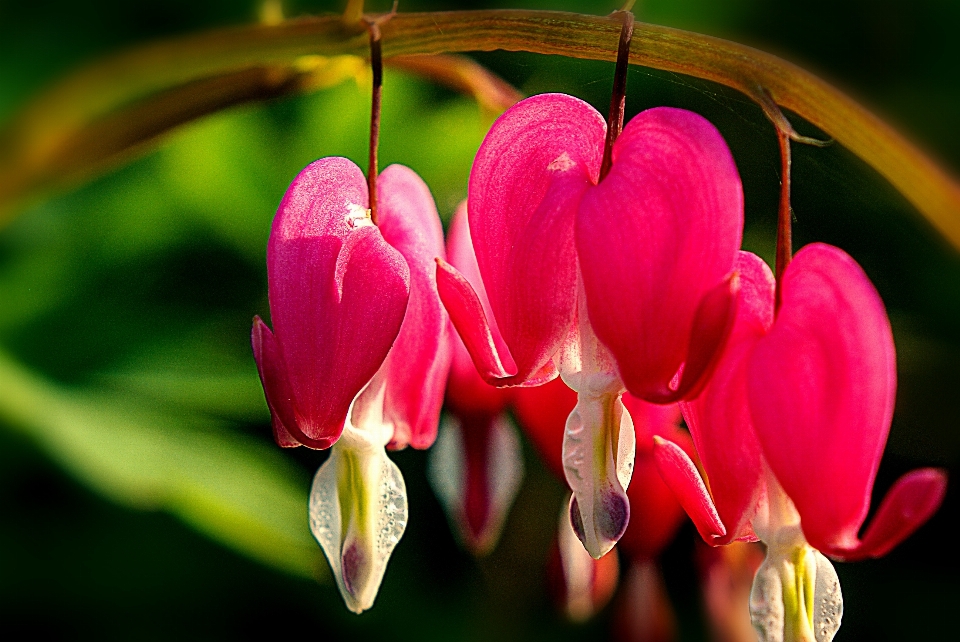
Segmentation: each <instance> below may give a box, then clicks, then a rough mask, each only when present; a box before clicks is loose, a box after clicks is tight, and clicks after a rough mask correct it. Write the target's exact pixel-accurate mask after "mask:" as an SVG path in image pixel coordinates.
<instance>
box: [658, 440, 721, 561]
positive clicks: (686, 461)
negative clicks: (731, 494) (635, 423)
mask: <svg viewBox="0 0 960 642" xmlns="http://www.w3.org/2000/svg"><path fill="white" fill-rule="evenodd" d="M653 457H654V460H655V461H656V463H657V470H658V471H659V472H660V477H662V478H663V481H664V483H665V484H666V485H667V486H668V487H669V488H670V490H672V491H673V494H674V495H676V497H677V501H678V502H680V505H681V506H682V507H683V510H684V511H686V513H687V515H689V516H690V519H691V520H692V521H693V525H694V526H696V527H697V532H698V533H700V537H702V538H703V541H705V542H706V543H707V544H710V545H711V546H717V545H719V544H725V543H726V541H725V539H726V535H727V529H726V527H724V525H723V522H722V521H721V520H720V514H719V513H718V512H717V507H716V506H715V505H714V503H713V498H712V497H710V491H708V490H707V486H706V484H704V483H703V478H702V477H701V476H700V471H698V470H697V467H696V465H695V464H694V463H693V460H691V459H690V456H689V455H688V454H687V453H686V452H684V450H683V448H681V447H680V446H678V445H677V444H675V443H673V442H672V441H668V440H666V439H664V438H662V437H659V436H654V437H653Z"/></svg>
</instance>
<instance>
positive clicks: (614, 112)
mask: <svg viewBox="0 0 960 642" xmlns="http://www.w3.org/2000/svg"><path fill="white" fill-rule="evenodd" d="M615 15H617V16H618V17H620V19H621V20H623V26H622V27H621V28H620V46H619V47H618V48H617V69H616V71H615V72H614V76H613V92H612V94H611V96H610V113H609V115H608V116H607V139H606V141H605V142H604V145H603V161H602V162H601V164H600V177H599V179H598V182H599V181H602V180H603V179H604V178H606V176H607V174H608V173H609V172H610V166H611V165H612V164H613V144H614V143H615V142H617V137H618V136H619V135H620V132H621V131H622V130H623V110H624V107H625V105H626V99H627V69H628V66H629V63H630V43H631V42H632V41H633V14H632V13H630V12H629V11H618V12H616V14H615Z"/></svg>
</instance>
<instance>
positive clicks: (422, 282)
mask: <svg viewBox="0 0 960 642" xmlns="http://www.w3.org/2000/svg"><path fill="white" fill-rule="evenodd" d="M377 191H378V196H379V203H380V207H379V210H378V214H379V215H378V221H377V225H374V223H373V221H372V220H371V218H370V211H369V209H367V207H368V198H367V196H368V195H367V184H366V180H365V178H364V176H363V173H362V172H361V171H360V169H359V168H358V167H357V166H356V165H354V164H353V163H352V162H351V161H349V160H347V159H344V158H323V159H320V160H318V161H316V162H314V163H312V164H310V165H309V166H307V167H306V168H305V169H304V170H303V171H302V172H301V173H300V174H299V175H298V176H297V177H296V178H295V179H294V181H293V183H291V185H290V187H289V188H288V189H287V193H286V194H285V195H284V198H283V201H282V202H281V204H280V208H279V210H278V211H277V216H276V218H275V219H274V222H273V227H272V229H271V233H270V241H269V244H268V247H267V277H268V286H269V295H270V316H271V319H272V321H273V332H271V331H270V329H269V328H267V326H266V325H265V324H264V323H263V321H261V320H260V319H259V318H255V319H254V325H253V332H252V343H253V352H254V356H255V358H256V361H257V368H258V370H259V372H260V379H261V381H262V383H263V388H264V392H265V395H266V398H267V403H268V405H269V407H270V413H271V417H272V420H273V429H274V435H275V437H276V440H277V442H278V443H279V444H280V445H281V446H286V447H292V446H298V445H301V444H302V445H305V446H308V447H310V448H318V449H325V448H331V447H332V450H331V453H330V457H329V458H328V459H327V461H326V462H324V464H323V466H321V468H320V470H318V471H317V474H316V477H315V478H314V482H313V487H312V490H311V495H310V525H311V529H312V530H313V533H314V535H315V536H316V538H317V540H318V541H319V542H320V545H321V547H322V548H323V550H324V553H325V554H326V556H327V559H328V561H329V562H330V566H331V569H332V570H333V574H334V577H335V578H336V581H337V585H338V587H339V588H340V592H341V594H342V595H343V598H344V600H345V601H346V603H347V606H348V607H349V608H350V609H351V610H353V611H356V612H359V611H362V610H364V609H367V608H369V607H370V606H371V605H372V603H373V600H374V598H375V597H376V593H377V590H378V588H379V585H380V581H381V579H382V577H383V572H384V570H385V568H386V563H387V560H388V559H389V556H390V554H391V552H392V551H393V548H394V546H395V545H396V543H397V541H398V540H399V539H400V537H401V536H402V534H403V531H404V528H405V526H406V520H407V504H406V489H405V485H404V482H403V477H402V476H401V475H400V471H399V469H398V468H397V467H396V465H395V464H394V463H393V462H391V461H390V459H389V458H388V457H387V455H386V451H385V447H386V446H387V445H388V444H389V445H390V446H391V447H394V448H397V447H404V446H406V445H408V444H410V445H413V446H414V447H416V448H425V447H427V446H429V445H430V444H431V443H432V441H433V439H434V437H435V435H436V426H437V418H438V415H439V412H440V405H441V403H442V395H443V385H444V383H445V380H446V376H447V369H448V367H449V362H450V354H449V345H448V341H449V333H448V319H447V317H446V315H445V313H444V311H443V308H442V306H441V305H440V302H439V299H438V298H437V294H436V284H435V276H434V269H433V263H432V262H433V258H434V257H435V256H437V255H442V254H443V251H444V248H443V232H442V228H441V226H440V220H439V217H438V216H437V212H436V207H435V205H434V204H433V199H432V197H431V196H430V192H429V190H428V189H427V186H426V185H425V184H424V183H423V181H422V180H421V179H420V178H419V177H418V176H417V175H416V174H415V173H414V172H413V171H411V170H409V169H407V168H405V167H402V166H399V165H394V166H391V167H388V168H387V169H386V170H384V172H383V173H382V174H381V175H380V178H379V181H378V190H377Z"/></svg>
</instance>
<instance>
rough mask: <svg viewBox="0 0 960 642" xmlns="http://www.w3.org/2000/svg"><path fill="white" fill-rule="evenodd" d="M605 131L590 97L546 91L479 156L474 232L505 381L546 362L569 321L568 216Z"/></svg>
mask: <svg viewBox="0 0 960 642" xmlns="http://www.w3.org/2000/svg"><path fill="white" fill-rule="evenodd" d="M605 130H606V126H605V124H604V121H603V118H602V117H601V116H600V114H599V113H597V111H596V110H595V109H593V108H592V107H591V106H590V105H588V104H587V103H585V102H583V101H581V100H579V99H577V98H573V97H571V96H566V95H563V94H543V95H540V96H533V97H532V98H528V99H526V100H523V101H521V102H519V103H517V104H516V105H514V106H513V107H511V108H510V109H508V110H507V111H506V112H505V113H504V114H503V115H502V116H501V117H500V118H499V119H498V120H497V122H496V123H494V125H493V127H492V128H491V129H490V131H489V133H488V134H487V136H486V138H485V139H484V141H483V144H482V145H481V146H480V150H479V151H478V152H477V157H476V160H475V161H474V164H473V169H472V171H471V173H470V186H469V198H468V207H469V209H470V233H471V236H472V237H473V243H474V248H475V250H476V255H477V262H478V264H479V266H480V273H481V274H482V276H483V283H484V286H485V287H486V290H487V294H488V295H489V297H490V304H491V307H492V309H493V313H494V315H495V316H496V322H497V325H498V326H499V328H500V331H501V332H502V334H503V339H504V341H505V342H506V344H507V345H508V346H509V349H510V354H511V355H512V356H513V359H514V360H515V362H516V365H517V370H518V372H517V374H516V376H515V377H514V378H513V380H511V381H510V382H509V383H510V384H518V383H522V382H524V381H525V380H527V379H529V378H530V377H531V376H532V375H535V374H536V373H537V372H538V371H540V370H542V369H543V368H544V367H545V366H548V363H549V362H550V359H551V357H552V356H553V355H554V354H555V353H556V351H557V350H558V349H559V347H560V345H561V342H562V341H563V340H564V339H565V338H566V336H567V332H568V330H569V328H570V326H571V324H572V322H573V320H574V316H575V312H576V293H577V258H576V249H575V247H574V241H573V221H574V216H575V213H576V210H577V207H578V205H579V202H580V199H581V197H582V195H583V193H584V192H585V191H586V190H587V189H588V188H589V187H590V186H591V185H592V181H593V180H595V179H596V175H597V171H598V169H599V167H600V158H601V155H602V153H603V140H604V135H605ZM451 315H453V313H452V312H451ZM455 323H456V320H455ZM458 329H459V326H458ZM465 343H466V344H467V347H468V348H469V347H470V342H469V341H465Z"/></svg>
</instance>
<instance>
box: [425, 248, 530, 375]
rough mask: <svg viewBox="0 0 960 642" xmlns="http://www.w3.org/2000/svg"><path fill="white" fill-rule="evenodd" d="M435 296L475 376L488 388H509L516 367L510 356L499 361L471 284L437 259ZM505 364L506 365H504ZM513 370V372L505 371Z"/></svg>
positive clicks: (495, 344) (490, 330) (493, 339)
mask: <svg viewBox="0 0 960 642" xmlns="http://www.w3.org/2000/svg"><path fill="white" fill-rule="evenodd" d="M435 260H436V262H437V292H438V293H439V295H440V301H442V302H443V307H445V308H446V309H447V313H448V314H449V315H450V320H451V321H452V322H453V327H454V328H455V329H456V331H457V334H459V335H460V338H461V339H462V340H463V345H464V346H466V348H467V352H469V353H470V358H471V359H473V364H474V365H475V366H476V367H477V372H479V373H480V376H481V377H482V378H483V380H484V381H486V382H487V383H489V384H490V385H491V386H503V385H509V383H513V382H510V378H511V377H513V376H514V375H516V374H517V368H516V365H514V364H513V363H512V362H513V358H512V357H511V356H510V354H509V353H507V354H505V355H503V357H502V358H501V355H500V353H499V352H498V350H497V342H496V340H495V338H494V335H493V330H492V328H491V327H490V323H489V322H488V321H487V315H486V314H485V313H484V311H483V305H482V304H481V303H480V297H479V296H477V293H476V291H475V290H474V289H473V286H472V285H470V282H469V281H467V279H466V277H464V276H463V275H462V274H460V272H459V271H458V270H457V269H456V268H455V267H453V266H452V265H450V264H449V263H447V262H446V261H444V260H443V259H442V258H440V257H437V258H436V259H435ZM504 361H507V362H508V365H505V364H504ZM509 366H512V372H511V371H510V370H508V369H507V368H508V367H509Z"/></svg>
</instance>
